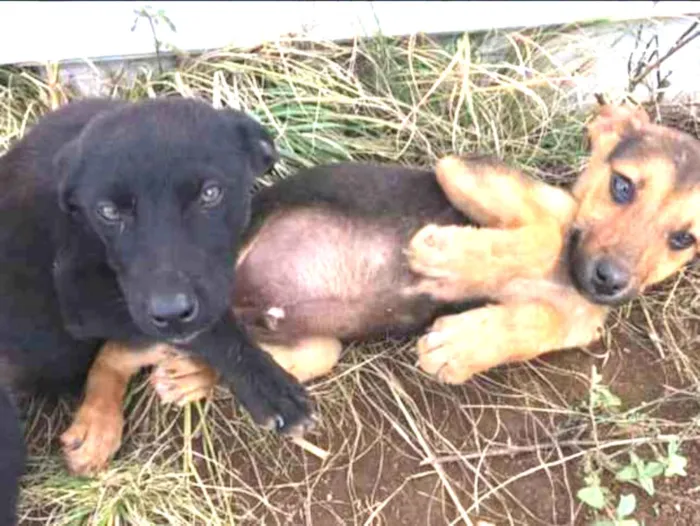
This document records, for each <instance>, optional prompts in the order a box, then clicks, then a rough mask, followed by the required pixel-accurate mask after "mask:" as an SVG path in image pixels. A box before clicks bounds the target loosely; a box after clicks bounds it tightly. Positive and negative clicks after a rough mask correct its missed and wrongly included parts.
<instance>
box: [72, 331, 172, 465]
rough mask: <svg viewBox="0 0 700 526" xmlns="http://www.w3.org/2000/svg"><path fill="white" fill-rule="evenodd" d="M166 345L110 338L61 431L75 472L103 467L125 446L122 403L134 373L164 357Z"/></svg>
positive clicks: (93, 365) (96, 359)
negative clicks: (141, 345)
mask: <svg viewBox="0 0 700 526" xmlns="http://www.w3.org/2000/svg"><path fill="white" fill-rule="evenodd" d="M165 349H166V347H165V346H161V345H156V346H154V347H152V348H150V349H148V350H144V351H135V350H133V349H131V348H129V347H126V346H124V345H121V344H119V343H116V342H107V343H106V344H105V345H104V347H102V349H101V350H100V352H99V353H98V355H97V357H96V358H95V362H94V363H93V364H92V367H91V368H90V371H89V373H88V377H87V382H86V386H85V396H84V398H83V401H82V403H81V404H80V407H79V408H78V411H77V412H76V414H75V416H74V417H73V423H72V424H71V426H70V427H69V428H68V429H67V430H66V431H65V432H64V433H63V434H62V435H61V444H62V448H63V456H64V458H65V461H66V465H67V466H68V470H69V471H70V472H71V473H73V474H75V475H92V474H95V473H97V472H99V471H101V470H103V469H104V468H105V467H106V466H107V463H108V462H109V460H110V459H111V458H112V456H113V455H114V454H115V453H116V452H117V450H118V449H119V447H120V446H121V440H122V427H123V426H124V417H123V415H122V404H123V402H124V396H125V394H126V388H127V386H128V384H129V380H130V379H131V377H132V376H133V375H134V374H136V373H137V372H138V371H139V369H141V368H142V367H146V366H149V365H153V364H154V363H156V362H158V361H160V360H161V359H162V358H163V356H164V352H165Z"/></svg>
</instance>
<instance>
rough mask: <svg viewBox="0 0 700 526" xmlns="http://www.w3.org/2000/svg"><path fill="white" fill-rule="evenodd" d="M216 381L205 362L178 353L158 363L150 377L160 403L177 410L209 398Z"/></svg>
mask: <svg viewBox="0 0 700 526" xmlns="http://www.w3.org/2000/svg"><path fill="white" fill-rule="evenodd" d="M218 381H219V375H218V373H217V372H216V371H215V370H214V369H212V368H211V367H209V366H208V365H207V364H206V362H204V361H203V360H199V359H197V358H192V357H190V356H187V355H185V354H180V353H177V354H174V355H172V356H170V357H168V358H166V359H165V360H163V361H162V362H160V363H159V364H158V365H157V366H156V367H155V369H154V370H153V372H152V373H151V377H150V382H151V385H152V386H153V388H154V389H155V391H156V394H157V395H158V397H159V398H160V401H161V402H162V403H164V404H176V405H178V406H180V407H182V406H184V405H186V404H188V403H190V402H196V401H198V400H203V399H205V398H210V397H211V395H212V393H213V391H214V387H215V386H216V384H217V382H218Z"/></svg>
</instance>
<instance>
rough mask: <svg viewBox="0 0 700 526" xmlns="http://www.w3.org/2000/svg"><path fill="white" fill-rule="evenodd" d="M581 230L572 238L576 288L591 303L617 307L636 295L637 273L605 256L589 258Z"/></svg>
mask: <svg viewBox="0 0 700 526" xmlns="http://www.w3.org/2000/svg"><path fill="white" fill-rule="evenodd" d="M580 241H581V231H580V230H573V231H572V233H571V236H570V238H569V250H568V259H569V265H568V266H569V274H570V276H571V279H572V281H573V283H574V285H575V286H576V289H577V290H578V291H579V292H580V293H581V294H582V295H583V296H585V297H586V298H587V299H588V300H589V301H591V302H593V303H596V304H599V305H607V306H617V305H621V304H623V303H625V302H626V301H629V300H631V299H632V298H634V296H636V294H637V291H636V288H635V286H634V279H633V274H632V272H631V271H630V270H629V268H628V267H627V265H625V264H624V263H623V262H621V261H619V260H617V259H615V258H614V257H612V256H610V255H607V254H601V255H597V256H588V255H586V254H585V253H584V251H583V250H582V249H581V243H580Z"/></svg>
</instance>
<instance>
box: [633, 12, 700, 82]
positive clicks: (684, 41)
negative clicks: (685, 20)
mask: <svg viewBox="0 0 700 526" xmlns="http://www.w3.org/2000/svg"><path fill="white" fill-rule="evenodd" d="M699 25H700V22H694V23H693V24H692V25H691V26H690V27H689V28H688V29H686V30H685V32H684V33H683V34H682V35H681V36H680V38H679V39H678V40H676V43H675V44H674V45H673V46H672V47H671V49H669V50H668V51H667V52H666V54H665V55H664V56H662V57H661V58H659V59H658V60H657V61H656V62H654V63H652V64H650V65H648V66H647V67H646V68H644V70H642V72H641V73H639V74H637V75H636V76H635V77H634V78H633V79H631V80H630V83H629V91H630V92H632V91H634V89H635V88H636V87H637V86H638V85H639V84H640V82H642V81H643V80H644V79H645V78H646V77H647V76H648V75H649V73H651V72H652V71H654V70H656V69H657V68H659V67H660V66H661V64H663V63H664V62H666V60H668V59H669V58H671V57H672V56H673V55H674V54H676V53H677V52H678V51H680V50H681V49H682V48H684V47H685V46H686V45H688V44H689V43H690V42H692V41H693V40H695V39H696V38H697V37H699V36H700V31H696V32H695V33H693V34H690V33H691V32H692V31H694V30H695V28H697V27H698V26H699ZM688 35H690V36H688Z"/></svg>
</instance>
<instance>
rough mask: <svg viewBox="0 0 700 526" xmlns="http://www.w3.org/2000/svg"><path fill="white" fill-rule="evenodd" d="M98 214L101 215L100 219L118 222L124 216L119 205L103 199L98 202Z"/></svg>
mask: <svg viewBox="0 0 700 526" xmlns="http://www.w3.org/2000/svg"><path fill="white" fill-rule="evenodd" d="M97 215H98V216H100V219H102V220H103V221H107V222H108V223H116V222H117V221H119V220H120V219H121V217H122V216H121V214H120V213H119V209H118V208H117V205H115V204H114V203H110V202H108V201H102V202H100V203H98V204H97Z"/></svg>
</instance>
